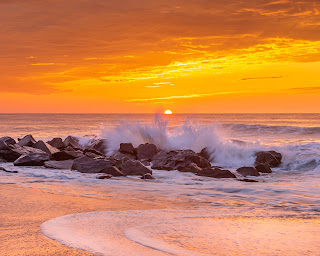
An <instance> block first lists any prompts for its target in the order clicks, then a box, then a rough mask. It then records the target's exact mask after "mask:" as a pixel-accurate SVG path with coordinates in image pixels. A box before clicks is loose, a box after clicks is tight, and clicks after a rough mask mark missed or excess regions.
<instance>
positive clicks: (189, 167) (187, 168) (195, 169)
mask: <svg viewBox="0 0 320 256" xmlns="http://www.w3.org/2000/svg"><path fill="white" fill-rule="evenodd" d="M178 171H179V172H192V173H199V172H201V171H202V169H201V168H200V167H199V166H198V165H197V164H195V163H189V164H182V165H180V166H179V167H178Z"/></svg>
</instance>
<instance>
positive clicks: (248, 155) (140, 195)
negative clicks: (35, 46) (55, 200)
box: [0, 114, 320, 255]
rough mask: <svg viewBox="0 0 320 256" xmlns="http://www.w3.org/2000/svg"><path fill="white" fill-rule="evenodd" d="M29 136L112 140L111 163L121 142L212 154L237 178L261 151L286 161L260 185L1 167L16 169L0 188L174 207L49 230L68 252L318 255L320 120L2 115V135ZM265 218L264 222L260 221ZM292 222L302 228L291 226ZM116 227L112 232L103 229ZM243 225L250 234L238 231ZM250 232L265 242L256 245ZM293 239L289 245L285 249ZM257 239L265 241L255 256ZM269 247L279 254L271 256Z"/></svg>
mask: <svg viewBox="0 0 320 256" xmlns="http://www.w3.org/2000/svg"><path fill="white" fill-rule="evenodd" d="M27 134H32V135H33V136H34V137H35V138H36V139H37V140H39V139H42V140H50V139H52V138H54V137H62V138H65V137H66V136H68V135H73V136H77V137H79V138H81V142H82V143H83V144H86V143H87V142H88V141H89V140H91V139H92V138H105V139H107V140H108V153H109V154H110V155H111V154H112V153H113V152H114V151H115V150H117V149H118V148H119V144H120V143H122V142H132V143H133V144H134V146H138V145H139V144H141V143H146V142H151V143H155V144H156V145H157V146H158V147H159V148H161V149H164V150H169V149H192V150H194V151H195V152H200V151H201V149H202V148H204V147H210V148H212V157H213V159H214V162H213V163H212V164H214V165H217V166H222V167H223V168H225V169H228V170H230V171H232V172H235V170H236V169H237V168H239V167H242V166H252V165H253V164H254V153H255V152H257V151H260V150H276V151H278V152H280V153H281V154H282V155H283V160H282V164H281V165H280V166H279V167H277V168H273V173H271V174H263V175H261V176H260V177H254V180H256V181H258V182H255V183H247V182H242V181H239V179H240V177H239V175H237V176H238V178H239V179H214V178H208V177H200V176H196V175H194V174H192V173H182V172H178V171H161V170H153V175H154V177H155V178H156V179H155V180H151V181H144V180H141V179H140V178H139V177H121V178H113V179H110V180H97V179H96V175H95V174H82V173H78V172H75V171H69V170H51V169H45V168H42V167H39V168H36V167H15V166H13V165H12V163H0V166H3V167H5V168H7V169H9V170H17V171H19V173H17V174H11V173H4V172H1V173H0V185H1V184H18V185H20V186H26V187H30V188H41V189H46V190H49V191H50V190H54V191H56V192H59V193H68V194H76V195H80V196H91V197H97V198H101V199H103V198H104V197H106V196H108V197H109V196H112V197H115V198H130V199H132V200H138V201H139V200H142V201H146V202H150V203H153V204H161V203H162V202H163V201H166V200H167V201H170V202H172V201H173V202H177V207H176V208H170V209H163V210H154V211H153V210H150V211H127V212H105V213H88V214H75V215H70V216H65V217H61V218H58V219H55V220H51V221H48V222H46V223H44V224H43V225H42V227H41V228H42V231H43V233H44V234H45V235H46V236H48V237H50V238H52V239H55V240H57V241H60V242H61V243H63V244H66V245H68V246H71V247H76V248H82V249H86V250H88V251H91V252H95V253H100V254H101V255H128V254H129V253H131V254H132V255H257V253H258V254H259V255H285V254H286V255H320V247H319V238H318V234H319V231H320V223H319V221H318V222H316V223H315V222H310V221H309V220H310V219H312V218H319V214H320V114H190V115H188V114H173V115H153V114H0V137H2V136H11V137H13V138H15V139H18V138H22V137H23V136H24V135H27ZM180 202H184V204H183V205H184V207H181V206H180V205H181V204H180ZM261 218H263V219H264V220H265V221H264V222H259V220H260V219H261ZM290 218H293V221H295V222H296V224H295V225H291V226H288V225H287V224H286V223H287V222H286V221H288V220H290ZM93 219H94V220H95V221H93ZM97 220H100V222H97ZM124 220H125V221H124ZM142 220H143V221H142ZM301 220H302V221H301ZM110 221H112V222H113V224H112V227H110V226H108V225H107V224H101V223H110ZM239 222H241V223H242V224H243V226H245V228H242V229H239V227H238V223H239ZM95 223H100V224H95ZM221 225H222V226H224V227H227V228H228V230H231V231H232V232H234V233H230V232H231V231H230V232H227V231H226V230H225V229H221V228H220V227H221ZM243 226H242V227H243ZM208 227H212V229H209V228H208ZM84 229H86V230H87V231H86V232H83V230H84ZM258 230H260V231H258ZM261 230H264V231H266V230H268V232H270V234H269V235H268V236H265V233H266V232H264V233H261ZM252 232H254V233H255V234H260V235H263V234H264V235H263V236H264V237H263V238H262V237H259V235H256V237H254V238H252V237H250V234H252ZM259 232H260V233H259ZM268 232H267V233H268ZM291 233H296V235H295V236H292V235H291V236H289V235H290V234H291ZM70 234H72V235H70ZM218 234H219V235H218ZM115 235H116V237H117V242H116V241H115V239H114V238H112V237H114V236H115ZM286 235H288V239H289V240H287V242H286V243H282V244H279V242H277V240H278V241H280V240H281V239H282V240H281V241H284V240H283V237H282V236H286ZM306 236H308V238H309V239H304V237H306ZM232 237H233V238H234V237H238V238H239V239H238V240H234V239H232ZM89 238H90V239H89ZM248 239H249V240H248ZM250 239H253V240H250ZM262 240H263V241H262ZM213 241H215V243H213ZM250 241H251V242H257V241H259V242H257V245H256V246H254V247H250V250H249V251H248V250H247V249H246V248H248V245H249V243H250ZM246 245H247V247H246ZM292 245H294V246H292ZM259 246H260V248H262V247H263V248H264V250H265V251H261V250H260V249H259V248H258V247H259ZM272 246H278V247H276V248H277V251H276V253H274V254H270V250H273V249H274V247H272ZM307 247H308V251H306V250H305V248H307ZM142 248H149V249H150V248H151V249H152V250H153V253H152V254H150V251H146V249H142ZM226 248H233V251H232V252H230V251H229V250H228V249H226ZM244 252H246V253H244ZM288 252H289V253H288Z"/></svg>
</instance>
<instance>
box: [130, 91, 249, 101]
mask: <svg viewBox="0 0 320 256" xmlns="http://www.w3.org/2000/svg"><path fill="white" fill-rule="evenodd" d="M247 92H249V91H235V92H215V93H204V94H189V95H176V96H168V97H159V98H146V99H130V100H126V101H128V102H146V101H159V100H173V99H190V98H203V97H209V96H214V95H227V94H239V93H247Z"/></svg>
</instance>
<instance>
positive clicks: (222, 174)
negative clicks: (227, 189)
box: [198, 168, 236, 178]
mask: <svg viewBox="0 0 320 256" xmlns="http://www.w3.org/2000/svg"><path fill="white" fill-rule="evenodd" d="M198 175H199V176H206V177H212V178H236V176H235V175H234V174H233V173H232V172H230V171H228V170H222V169H219V168H205V169H202V170H201V171H200V172H198Z"/></svg>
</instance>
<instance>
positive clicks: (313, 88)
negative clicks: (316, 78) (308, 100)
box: [289, 86, 320, 92]
mask: <svg viewBox="0 0 320 256" xmlns="http://www.w3.org/2000/svg"><path fill="white" fill-rule="evenodd" d="M289 90H291V91H300V92H314V91H320V86H314V87H295V88H290V89H289Z"/></svg>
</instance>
